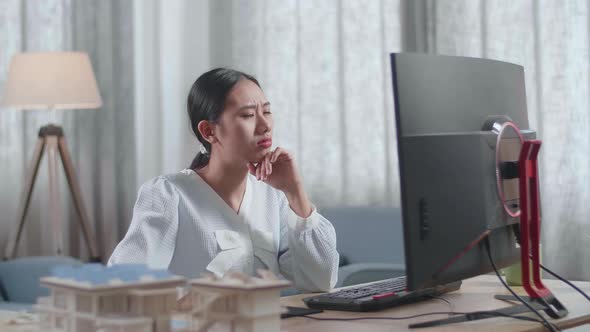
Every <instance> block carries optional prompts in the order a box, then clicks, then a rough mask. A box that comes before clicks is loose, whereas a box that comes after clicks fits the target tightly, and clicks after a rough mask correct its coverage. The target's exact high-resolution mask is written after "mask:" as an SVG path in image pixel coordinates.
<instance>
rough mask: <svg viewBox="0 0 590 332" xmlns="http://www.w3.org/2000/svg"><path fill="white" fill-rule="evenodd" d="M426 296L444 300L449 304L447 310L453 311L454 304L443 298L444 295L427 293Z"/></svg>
mask: <svg viewBox="0 0 590 332" xmlns="http://www.w3.org/2000/svg"><path fill="white" fill-rule="evenodd" d="M428 297H430V298H433V299H437V300H441V301H444V302H446V303H447V304H448V305H449V310H450V311H451V312H454V311H455V306H454V305H453V304H452V303H451V301H449V300H447V299H445V298H444V297H442V296H436V295H428ZM449 316H450V314H449Z"/></svg>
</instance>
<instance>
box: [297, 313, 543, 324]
mask: <svg viewBox="0 0 590 332" xmlns="http://www.w3.org/2000/svg"><path fill="white" fill-rule="evenodd" d="M433 315H449V316H458V315H466V316H470V315H489V316H490V317H508V318H514V319H518V320H524V321H529V322H537V323H541V324H543V321H541V320H539V319H536V318H533V317H525V316H517V315H510V314H505V313H501V312H497V311H472V312H457V311H439V312H428V313H424V314H418V315H412V316H400V317H375V316H373V317H354V318H331V317H313V316H310V315H305V317H306V318H310V319H314V320H328V321H357V320H406V319H412V318H418V317H425V316H433Z"/></svg>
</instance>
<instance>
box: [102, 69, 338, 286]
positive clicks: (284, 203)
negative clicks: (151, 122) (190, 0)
mask: <svg viewBox="0 0 590 332" xmlns="http://www.w3.org/2000/svg"><path fill="white" fill-rule="evenodd" d="M187 108H188V114H189V117H190V121H191V127H192V130H193V131H194V133H195V134H196V136H197V138H198V139H199V141H200V142H201V144H202V148H201V152H200V153H198V154H197V156H196V157H195V159H194V161H193V163H192V165H191V167H190V169H186V170H183V171H181V172H179V173H176V174H171V175H164V176H159V177H156V178H155V179H153V180H151V181H148V182H147V183H145V184H144V185H143V186H142V187H141V188H140V190H139V196H138V198H137V202H136V204H135V208H134V211H133V220H132V221H131V225H130V227H129V230H128V232H127V234H126V235H125V238H124V239H123V240H122V241H121V243H119V245H118V246H117V247H116V248H115V251H114V252H113V255H112V256H111V258H110V260H109V264H117V263H145V264H148V265H149V266H151V267H155V268H166V269H168V270H170V271H171V272H172V273H175V274H178V275H183V276H186V277H189V278H192V277H196V276H199V275H200V274H201V273H202V272H205V271H209V272H213V273H215V274H216V275H218V276H222V275H224V274H225V273H226V272H228V271H241V272H245V273H247V274H250V275H253V274H254V272H255V271H256V270H257V269H259V268H263V269H268V270H271V271H272V272H274V273H275V274H278V275H282V276H284V277H286V278H287V279H289V280H291V281H292V282H293V284H294V286H295V287H296V288H298V289H300V290H302V291H326V290H328V289H330V288H332V287H334V285H335V283H336V279H337V272H338V259H339V258H338V253H337V252H336V235H335V232H334V228H333V227H332V225H331V224H330V222H329V221H328V220H326V219H325V218H324V217H322V216H321V215H320V214H319V213H318V212H317V211H316V210H315V208H314V207H313V205H312V204H311V202H310V201H309V199H308V197H307V194H306V193H305V191H304V189H303V185H302V180H301V177H300V176H299V173H298V171H297V168H296V166H295V163H294V160H293V157H292V155H291V154H290V153H289V152H288V151H286V150H284V149H282V148H280V147H279V148H276V149H274V150H273V149H271V146H272V126H273V118H272V113H271V111H270V103H269V102H268V101H267V99H266V97H265V95H264V93H263V92H262V90H261V88H260V85H259V84H258V81H257V80H256V79H255V78H254V77H252V76H250V75H247V74H244V73H242V72H239V71H235V70H231V69H225V68H218V69H214V70H211V71H209V72H207V73H205V74H203V75H201V77H199V78H198V79H197V80H196V81H195V83H194V84H193V86H192V88H191V91H190V93H189V96H188V102H187Z"/></svg>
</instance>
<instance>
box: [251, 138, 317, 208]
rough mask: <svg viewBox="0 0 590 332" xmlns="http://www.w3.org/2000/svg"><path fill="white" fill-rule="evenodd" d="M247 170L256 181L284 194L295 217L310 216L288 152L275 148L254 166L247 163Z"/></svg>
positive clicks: (297, 174) (301, 184) (299, 181)
mask: <svg viewBox="0 0 590 332" xmlns="http://www.w3.org/2000/svg"><path fill="white" fill-rule="evenodd" d="M248 170H249V171H250V174H252V175H254V176H256V179H258V180H262V181H264V182H265V183H267V184H268V185H270V186H272V187H273V188H275V189H278V190H280V191H282V192H284V193H285V195H286V196H287V199H288V200H289V205H290V206H291V209H293V211H294V212H295V213H296V214H297V215H299V216H301V217H304V218H306V217H308V216H309V215H310V214H311V212H312V207H311V203H310V202H309V199H308V198H307V194H306V193H305V190H303V183H302V180H301V177H300V176H299V172H298V171H297V167H296V166H295V160H294V159H293V156H292V155H291V153H290V152H289V151H287V150H285V149H283V148H276V149H275V150H274V151H271V152H270V153H268V154H267V155H266V156H264V158H263V159H262V160H261V161H260V162H259V163H257V164H256V165H254V164H253V163H248Z"/></svg>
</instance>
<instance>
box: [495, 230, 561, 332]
mask: <svg viewBox="0 0 590 332" xmlns="http://www.w3.org/2000/svg"><path fill="white" fill-rule="evenodd" d="M484 244H485V247H486V251H487V253H488V259H489V260H490V264H492V267H493V268H494V272H496V276H498V279H500V282H502V284H503V285H504V287H506V289H508V291H509V292H510V293H511V294H512V296H514V297H515V298H516V299H518V300H519V301H520V302H521V303H522V304H524V305H525V306H526V307H527V308H529V310H530V311H531V312H533V313H534V314H535V315H537V316H538V317H539V318H541V321H542V322H541V324H543V325H544V326H545V327H546V328H547V329H548V330H549V331H553V332H554V331H560V329H559V328H558V327H557V326H555V325H553V324H551V323H550V322H549V321H548V320H547V319H546V318H545V317H543V315H541V314H540V313H539V312H538V311H537V310H535V309H534V308H533V307H532V306H531V305H530V304H529V303H527V302H526V301H525V300H524V299H523V298H522V297H520V296H518V294H516V293H515V292H514V291H513V290H512V288H510V286H508V284H506V282H505V281H504V279H503V278H502V276H500V273H499V272H498V268H497V267H496V264H495V263H494V259H493V258H492V250H491V249H490V239H489V237H486V239H485V241H484Z"/></svg>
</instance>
